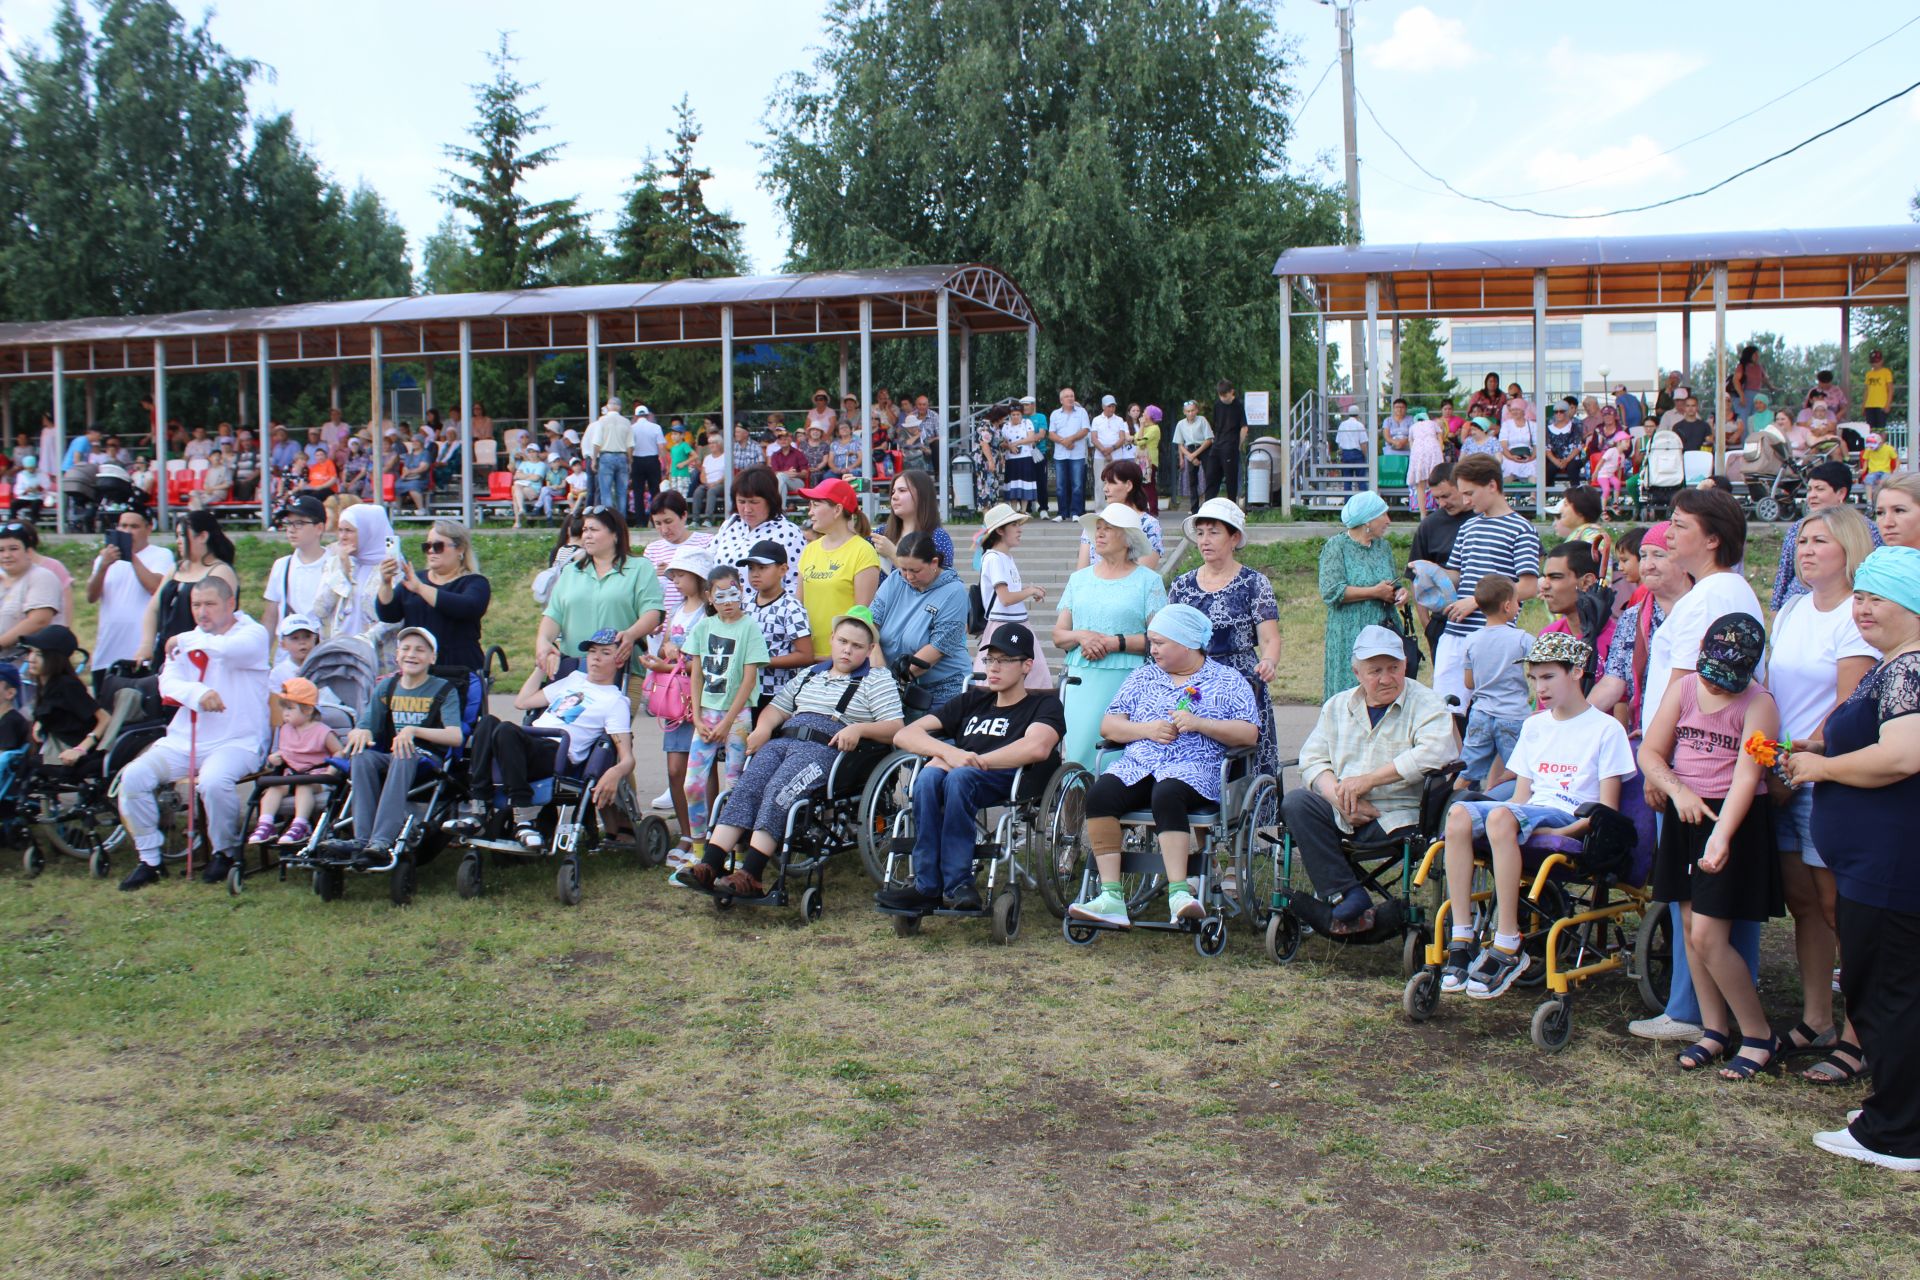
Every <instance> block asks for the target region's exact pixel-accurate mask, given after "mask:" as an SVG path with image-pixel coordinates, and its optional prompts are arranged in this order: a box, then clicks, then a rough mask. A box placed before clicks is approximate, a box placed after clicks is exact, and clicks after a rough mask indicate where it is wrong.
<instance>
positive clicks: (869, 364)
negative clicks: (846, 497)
mask: <svg viewBox="0 0 1920 1280" xmlns="http://www.w3.org/2000/svg"><path fill="white" fill-rule="evenodd" d="M841 399H842V400H843V401H844V400H845V397H844V396H843V397H841ZM860 457H861V459H862V461H861V464H860V474H861V475H863V476H865V477H866V478H867V485H866V488H867V492H866V495H865V496H864V497H863V498H862V500H861V503H860V505H861V507H863V508H864V509H865V510H866V512H867V519H869V520H871V519H873V514H874V511H875V507H874V504H873V299H872V298H862V299H860Z"/></svg>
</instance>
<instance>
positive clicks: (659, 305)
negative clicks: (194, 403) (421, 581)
mask: <svg viewBox="0 0 1920 1280" xmlns="http://www.w3.org/2000/svg"><path fill="white" fill-rule="evenodd" d="M941 289H945V290H947V292H948V308H949V313H950V316H951V319H952V322H953V323H955V324H958V325H964V326H966V327H967V328H969V329H971V330H972V331H973V332H974V333H1006V332H1016V331H1024V330H1025V329H1026V328H1027V326H1028V325H1029V324H1031V323H1034V316H1033V309H1032V307H1031V306H1030V305H1029V304H1028V302H1027V298H1026V295H1025V294H1024V293H1022V292H1021V290H1020V287H1019V286H1018V285H1017V284H1015V283H1014V282H1013V280H1012V279H1011V278H1010V277H1008V276H1007V275H1006V274H1005V273H1003V272H1001V271H1000V270H998V269H997V268H994V267H990V266H984V265H981V264H978V263H973V264H964V265H949V266H921V267H895V268H887V269H882V270H874V271H821V272H811V273H808V274H804V275H776V276H738V277H727V278H722V279H707V280H675V281H672V282H669V283H666V284H610V285H582V286H575V287H570V288H549V289H521V290H510V291H505V292H498V293H455V294H433V295H427V296H424V297H407V298H379V299H370V300H366V301H354V302H309V303H298V304H295V305H291V306H281V307H254V308H247V309H242V310H235V311H184V312H176V313H174V314H171V315H158V316H130V317H124V318H113V317H103V318H98V319H86V320H51V321H41V322H29V323H22V324H0V381H5V380H20V379H24V378H45V377H49V376H51V374H52V372H53V352H54V348H55V347H60V348H62V349H63V351H64V356H65V368H66V373H67V375H68V376H69V377H87V376H90V375H101V374H145V373H151V372H152V370H153V365H154V344H155V342H156V341H159V342H162V343H164V345H165V354H166V367H167V369H168V371H169V372H173V373H195V372H211V371H216V370H229V371H230V370H235V369H243V368H245V369H251V368H255V367H256V366H257V364H258V362H259V359H260V350H259V343H260V340H261V339H262V338H264V339H265V341H266V347H267V361H268V363H269V364H271V365H275V366H279V365H290V364H340V363H348V362H354V363H358V362H363V361H366V360H368V359H369V358H370V357H371V355H372V353H373V336H374V334H375V333H376V332H377V333H378V334H379V335H380V348H381V358H382V359H385V360H401V361H404V360H418V359H424V358H441V357H445V358H456V357H457V356H458V354H459V350H460V325H461V323H462V322H463V321H470V322H472V326H473V348H472V350H473V354H474V355H476V356H501V355H535V356H545V355H547V354H550V353H552V352H555V351H577V350H583V349H584V348H585V347H586V346H587V328H588V318H589V317H596V318H597V319H598V322H599V344H600V346H601V347H603V348H605V349H609V350H620V349H630V348H635V347H673V346H708V345H714V346H717V345H718V344H719V342H720V339H721V309H722V308H723V307H731V308H732V312H733V338H734V341H735V342H736V343H739V344H746V343H761V342H818V341H832V340H837V339H840V338H854V337H858V336H859V333H860V303H861V301H862V300H864V299H871V300H872V301H873V304H874V305H873V335H874V337H876V338H903V337H918V336H928V335H932V334H934V333H935V332H936V331H937V327H938V326H937V305H938V304H937V298H938V293H939V291H940V290H941Z"/></svg>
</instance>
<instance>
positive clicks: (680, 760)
mask: <svg viewBox="0 0 1920 1280" xmlns="http://www.w3.org/2000/svg"><path fill="white" fill-rule="evenodd" d="M712 571H713V559H712V557H711V556H709V555H708V554H707V552H706V551H705V549H703V548H700V547H696V546H694V545H693V543H692V541H691V540H689V541H688V542H686V543H685V544H683V545H682V546H681V548H680V549H679V550H678V551H676V552H674V553H673V559H671V560H669V561H668V562H667V579H668V581H670V582H672V583H673V585H674V586H675V587H676V588H677V589H678V590H679V592H680V597H681V598H680V607H679V608H677V609H675V610H674V611H673V612H672V613H669V614H668V615H667V620H666V623H665V624H664V625H663V626H662V627H661V628H660V649H661V652H662V653H665V652H666V651H667V650H668V649H672V650H674V651H675V653H676V654H677V653H678V652H679V651H680V650H682V649H685V648H686V645H687V633H688V632H690V631H692V630H693V628H694V625H695V624H696V623H698V622H699V621H700V619H702V618H704V617H706V616H707V575H708V574H709V573H711V572H712ZM640 665H641V666H643V667H645V668H646V669H647V670H648V671H652V672H656V673H660V674H671V673H672V672H673V670H674V669H675V668H676V667H678V666H680V665H681V663H679V662H677V661H671V660H668V659H666V658H662V657H655V656H652V655H648V654H641V655H640ZM663 727H664V728H665V730H666V734H665V738H664V741H663V742H662V744H661V745H662V747H663V749H664V750H665V751H666V753H667V791H668V792H669V793H670V794H671V795H672V797H673V813H674V817H675V818H677V819H678V820H679V822H680V842H679V844H678V845H677V846H676V847H675V848H673V849H672V850H670V851H669V852H668V853H667V865H668V866H669V867H671V868H672V869H673V870H675V871H677V870H679V869H680V868H681V867H682V866H684V865H685V864H686V863H687V861H688V860H689V858H690V857H691V860H692V861H695V862H697V861H699V857H698V855H697V854H695V853H694V850H695V849H696V848H698V847H701V845H702V842H704V840H705V839H706V832H705V831H704V830H702V831H696V830H695V829H694V827H693V825H692V820H691V815H690V814H689V813H688V811H687V756H688V754H689V753H690V752H691V751H692V750H693V728H694V726H693V719H692V718H691V717H690V718H688V719H686V720H681V721H678V722H671V721H669V722H667V723H665V724H664V726H663Z"/></svg>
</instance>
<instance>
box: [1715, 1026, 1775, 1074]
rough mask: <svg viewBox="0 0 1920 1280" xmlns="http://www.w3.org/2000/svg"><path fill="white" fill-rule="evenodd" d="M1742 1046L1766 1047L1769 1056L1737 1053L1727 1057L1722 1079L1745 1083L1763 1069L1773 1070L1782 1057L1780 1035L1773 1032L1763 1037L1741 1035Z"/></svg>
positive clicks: (1749, 1047) (1743, 1047)
mask: <svg viewBox="0 0 1920 1280" xmlns="http://www.w3.org/2000/svg"><path fill="white" fill-rule="evenodd" d="M1740 1047H1741V1048H1742V1049H1765V1050H1766V1051H1767V1056H1766V1058H1765V1059H1764V1060H1762V1059H1758V1058H1743V1057H1741V1056H1740V1055H1739V1054H1737V1053H1736V1054H1735V1055H1734V1056H1733V1057H1731V1058H1729V1059H1727V1065H1726V1066H1724V1067H1722V1068H1720V1078H1721V1079H1722V1080H1731V1081H1733V1082H1734V1083H1736V1084H1744V1083H1745V1082H1746V1081H1748V1080H1751V1079H1753V1078H1754V1077H1755V1076H1757V1075H1759V1074H1760V1073H1761V1072H1762V1071H1770V1070H1772V1069H1773V1066H1774V1063H1775V1062H1776V1061H1777V1060H1778V1059H1779V1057H1780V1037H1779V1036H1776V1035H1773V1034H1771V1033H1769V1034H1768V1035H1767V1036H1766V1037H1765V1038H1763V1039H1762V1038H1755V1037H1753V1036H1741V1037H1740Z"/></svg>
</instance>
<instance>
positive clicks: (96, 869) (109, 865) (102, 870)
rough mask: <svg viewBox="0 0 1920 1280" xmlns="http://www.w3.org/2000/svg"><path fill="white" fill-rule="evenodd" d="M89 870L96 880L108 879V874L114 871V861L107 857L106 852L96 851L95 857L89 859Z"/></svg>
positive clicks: (102, 850)
mask: <svg viewBox="0 0 1920 1280" xmlns="http://www.w3.org/2000/svg"><path fill="white" fill-rule="evenodd" d="M87 870H88V871H89V872H91V873H92V875H93V878H94V879H95V880H105V879H106V878H107V874H108V873H109V872H111V871H112V870H113V861H112V859H110V858H108V857H107V854H106V850H104V849H100V850H96V851H95V852H94V854H93V856H92V857H90V858H88V859H87Z"/></svg>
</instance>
